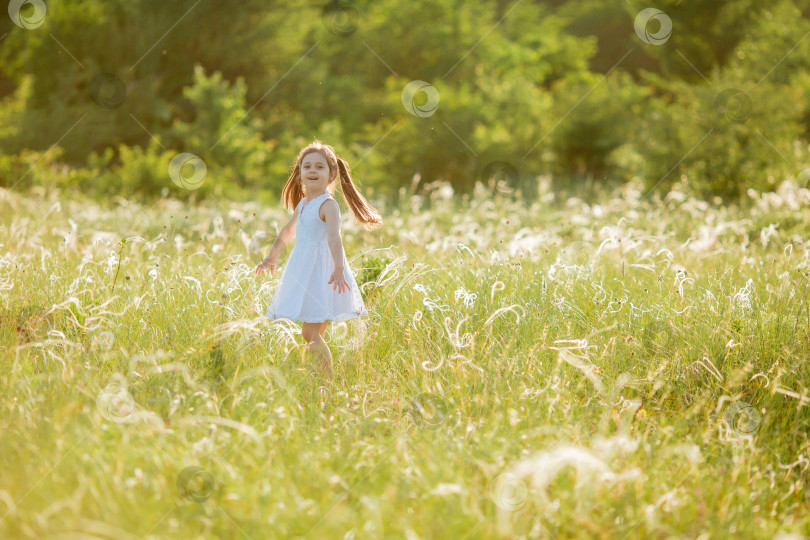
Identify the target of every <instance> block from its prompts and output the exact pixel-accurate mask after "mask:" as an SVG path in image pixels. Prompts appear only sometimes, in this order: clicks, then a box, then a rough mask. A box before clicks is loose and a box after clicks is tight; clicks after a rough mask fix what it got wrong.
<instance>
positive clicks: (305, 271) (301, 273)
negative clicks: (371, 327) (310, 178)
mask: <svg viewBox="0 0 810 540" xmlns="http://www.w3.org/2000/svg"><path fill="white" fill-rule="evenodd" d="M327 199H332V200H334V199H333V198H332V196H331V195H329V192H325V193H323V194H321V195H318V196H317V197H315V198H314V199H312V200H311V201H309V202H306V199H302V200H301V202H299V203H298V206H297V207H296V208H295V211H296V212H298V220H297V223H296V228H295V245H294V246H293V249H292V251H291V252H290V257H289V259H288V260H287V264H286V265H285V266H284V270H283V272H282V273H281V278H280V280H279V284H278V287H277V288H276V292H275V295H274V296H273V301H272V302H271V303H270V307H269V308H267V317H269V318H270V319H273V320H275V319H290V320H293V321H297V322H307V323H320V322H324V321H342V320H345V319H355V318H358V317H366V316H368V311H366V306H365V304H364V303H363V297H362V295H361V294H360V289H359V288H358V287H357V283H356V282H355V280H354V276H353V275H352V271H351V269H350V268H349V263H348V261H347V260H346V253H345V252H344V251H343V249H342V248H341V256H342V257H343V277H344V279H345V280H346V283H347V284H348V285H349V287H351V290H346V288H345V287H344V289H343V292H342V293H339V292H338V291H337V290H335V289H334V285H335V284H334V282H333V283H329V278H331V277H332V271H333V270H334V269H335V262H334V260H333V259H332V252H331V250H330V249H329V242H328V240H327V234H326V223H325V222H324V221H323V220H321V218H320V217H319V216H318V212H319V209H320V207H321V204H323V203H324V202H326V200H327ZM304 203H306V204H304ZM338 223H340V209H339V208H338Z"/></svg>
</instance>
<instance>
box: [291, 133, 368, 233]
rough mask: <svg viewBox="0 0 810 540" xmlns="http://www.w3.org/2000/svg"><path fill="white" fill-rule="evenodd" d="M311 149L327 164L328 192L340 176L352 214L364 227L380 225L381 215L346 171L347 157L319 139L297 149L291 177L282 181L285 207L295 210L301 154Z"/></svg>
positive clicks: (300, 190)
mask: <svg viewBox="0 0 810 540" xmlns="http://www.w3.org/2000/svg"><path fill="white" fill-rule="evenodd" d="M313 152H320V153H321V155H322V156H323V157H324V158H325V159H326V162H327V163H328V164H329V185H328V186H327V187H326V190H327V191H328V192H329V194H330V195H332V194H334V192H335V187H334V185H335V184H334V181H335V179H336V178H337V177H338V176H339V177H340V187H341V189H342V190H343V198H344V199H346V203H347V204H348V205H349V208H350V209H351V211H352V213H353V214H354V217H355V218H357V221H359V222H360V224H361V225H362V226H363V228H364V229H366V230H369V231H370V230H372V229H373V228H374V225H381V224H382V222H383V221H382V218H381V217H380V213H379V212H378V211H377V209H376V208H374V207H373V206H371V205H370V204H369V203H368V201H367V200H366V199H365V197H363V195H362V194H361V193H360V190H358V189H357V186H356V185H355V184H354V181H353V180H352V176H351V174H349V164H348V163H346V160H344V159H342V158H339V157H337V154H335V151H334V149H333V148H332V147H331V146H329V145H328V144H323V143H322V142H320V141H315V142H313V143H312V144H310V145H308V146H306V147H304V148H303V149H302V150H301V151H300V152H299V153H298V159H296V161H295V167H294V168H293V171H292V173H290V177H289V178H287V183H286V184H285V185H284V190H283V191H282V192H281V203H282V204H283V205H284V207H285V208H289V209H290V210H295V208H296V207H297V206H298V203H299V202H301V199H303V198H304V188H303V181H302V180H301V162H302V161H303V160H304V158H305V157H306V156H307V155H308V154H311V153H313Z"/></svg>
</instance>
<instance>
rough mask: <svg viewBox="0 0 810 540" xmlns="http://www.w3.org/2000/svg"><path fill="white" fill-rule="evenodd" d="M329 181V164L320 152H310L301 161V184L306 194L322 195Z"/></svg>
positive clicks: (330, 176) (330, 177)
mask: <svg viewBox="0 0 810 540" xmlns="http://www.w3.org/2000/svg"><path fill="white" fill-rule="evenodd" d="M331 179H332V175H331V174H330V172H329V163H328V162H327V161H326V157H325V156H324V155H323V154H321V153H320V152H310V153H309V154H307V155H306V156H304V159H303V160H301V183H302V184H303V186H304V191H305V192H306V193H307V194H310V193H316V194H321V193H323V192H324V191H326V187H327V186H328V185H329V181H330V180H331Z"/></svg>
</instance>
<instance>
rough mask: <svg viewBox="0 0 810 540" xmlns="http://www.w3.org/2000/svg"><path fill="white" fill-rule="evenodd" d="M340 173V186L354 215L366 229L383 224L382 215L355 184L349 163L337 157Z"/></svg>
mask: <svg viewBox="0 0 810 540" xmlns="http://www.w3.org/2000/svg"><path fill="white" fill-rule="evenodd" d="M337 162H338V173H339V174H340V187H341V189H342V190H343V198H344V199H346V204H348V205H349V208H351V210H352V212H353V213H354V217H356V218H357V221H359V222H360V223H361V225H363V228H364V229H366V230H369V231H370V230H372V229H373V228H374V227H373V225H375V224H377V225H381V224H382V222H383V221H382V217H380V213H379V212H378V211H377V209H376V208H374V207H373V206H371V205H370V204H369V203H368V201H367V200H366V199H365V197H363V195H361V194H360V191H359V190H358V189H357V186H355V185H354V182H353V181H352V177H351V175H350V174H349V164H348V163H346V160H344V159H342V158H337Z"/></svg>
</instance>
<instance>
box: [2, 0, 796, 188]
mask: <svg viewBox="0 0 810 540" xmlns="http://www.w3.org/2000/svg"><path fill="white" fill-rule="evenodd" d="M16 3H19V2H16ZM11 4H15V2H12V3H11ZM46 4H47V6H46V7H47V11H46V12H45V13H44V15H43V14H42V13H38V12H37V4H36V3H35V2H29V3H26V4H24V5H23V6H21V8H20V12H19V14H18V15H19V18H18V20H17V23H19V24H15V22H14V21H12V18H11V17H3V18H2V21H0V36H2V37H0V185H2V186H5V187H10V186H15V187H16V188H17V189H19V188H23V187H30V186H33V185H38V186H50V187H53V186H58V187H79V188H80V189H81V190H83V191H85V192H88V193H93V194H95V195H101V196H124V197H131V196H134V195H143V196H146V197H148V198H151V197H155V196H159V195H161V194H167V193H172V194H173V195H175V196H179V197H186V196H191V195H193V196H202V197H206V196H210V195H225V196H229V197H234V198H264V199H267V200H269V199H272V200H277V197H278V193H279V191H280V188H281V185H282V184H283V182H284V180H285V179H286V175H287V173H288V171H289V168H290V165H291V161H292V160H293V159H294V156H295V155H296V152H297V151H298V150H299V149H300V148H301V147H302V146H303V145H305V144H306V143H308V142H310V141H312V140H313V139H314V138H318V139H320V140H323V141H326V142H328V143H330V144H332V145H334V146H335V147H336V148H337V149H338V150H339V152H341V153H342V155H343V156H344V157H346V159H347V160H348V161H349V163H350V164H352V166H353V167H355V171H356V173H357V177H358V179H359V180H360V182H361V183H362V184H363V185H364V186H367V187H368V188H369V189H370V190H371V191H372V193H374V192H376V193H377V194H380V195H386V194H387V195H393V196H396V195H397V193H398V192H399V189H398V188H400V187H410V186H411V185H412V183H416V184H417V186H416V187H417V189H421V188H422V187H423V186H424V185H425V184H428V183H430V182H433V181H435V180H445V181H448V182H450V183H451V184H452V185H453V186H454V187H455V189H456V191H457V192H465V191H469V190H470V189H471V187H472V186H473V184H474V182H475V181H476V180H479V179H483V180H488V179H489V177H491V176H499V175H500V176H506V177H507V178H508V179H509V180H510V181H514V182H515V183H517V185H518V186H519V187H521V188H522V191H523V192H524V193H525V194H526V195H528V196H531V195H534V194H535V192H536V190H535V189H534V187H535V186H536V182H537V178H538V176H540V175H544V174H547V175H551V176H552V178H554V180H555V182H557V183H558V184H559V185H560V186H563V185H564V186H568V187H575V188H579V189H581V188H584V187H589V186H592V185H593V184H594V183H603V182H610V183H623V182H626V181H628V180H630V179H632V178H634V177H637V178H640V179H642V180H643V181H644V182H645V184H646V186H647V188H650V189H651V188H664V189H666V188H668V187H669V186H671V185H672V184H673V183H674V182H677V181H680V180H683V179H685V180H686V182H687V184H688V185H689V186H690V187H691V188H692V189H693V190H694V192H695V193H697V194H699V195H701V196H704V197H705V196H708V195H720V196H722V197H724V198H726V199H731V198H736V197H737V196H738V195H739V194H741V193H744V192H745V190H746V189H747V188H748V187H754V188H756V189H758V190H766V189H770V188H773V187H774V186H775V185H776V184H777V183H779V182H780V181H781V180H782V179H784V178H787V177H796V176H797V175H799V173H800V171H802V170H803V169H805V168H806V167H808V165H810V156H809V155H808V146H807V139H808V131H809V130H810V102H808V98H807V91H806V90H807V89H808V88H810V77H808V75H807V72H808V67H810V39H805V38H806V37H807V35H808V32H810V20H808V17H807V12H808V6H810V3H808V1H807V0H783V1H776V2H755V1H754V0H741V1H735V2H720V3H715V2H708V3H706V2H682V1H680V0H665V1H659V2H657V3H656V6H655V7H656V8H657V9H658V10H659V11H660V12H661V15H657V16H653V17H649V16H646V17H645V15H644V13H647V12H644V11H643V10H645V9H650V6H649V5H648V4H646V3H642V2H638V1H635V0H634V1H632V2H625V1H619V0H587V1H582V2H570V3H569V2H560V1H536V0H535V1H530V0H524V1H519V2H505V1H502V0H499V1H489V2H487V1H477V2H466V1H465V2H462V1H460V0H438V1H437V0H431V1H425V0H413V1H410V2H401V1H395V0H379V1H375V2H361V1H357V2H353V3H347V2H336V1H333V2H331V3H324V4H317V5H315V4H310V5H302V4H295V3H293V4H290V3H288V2H279V1H277V0H261V1H260V0H245V1H243V2H240V3H239V4H238V5H235V4H234V5H232V4H228V3H226V2H219V1H216V0H193V1H192V0H183V1H178V2H163V1H159V0H105V1H104V2H101V1H98V0H70V1H67V0H48V1H47V3H46ZM9 10H10V11H12V9H11V7H10V8H9ZM26 21H27V24H26ZM645 21H646V24H645ZM668 24H671V33H670V32H669V31H668ZM26 25H27V26H30V28H25V27H24V26H26ZM411 81H425V82H426V83H429V85H430V86H431V87H432V88H430V87H428V88H427V90H428V92H425V91H416V92H415V93H412V94H411V95H408V96H403V91H404V90H405V89H406V87H407V85H408V83H409V82H411ZM422 90H425V89H424V88H423V89H422ZM430 92H433V93H434V94H433V95H434V97H435V98H438V100H439V101H438V103H433V102H429V103H426V100H428V101H430V100H431V94H430ZM406 94H407V92H406ZM405 97H409V98H412V103H411V104H410V106H411V107H412V110H411V111H410V112H409V111H408V110H407V109H406V106H407V105H408V104H406V106H403V101H406V100H405ZM420 107H421V108H424V107H427V110H425V112H422V110H420ZM181 152H188V153H191V154H194V155H196V156H199V158H201V159H202V160H203V161H204V163H205V165H206V168H207V175H206V177H205V180H204V181H203V182H202V183H201V185H200V186H199V189H197V190H188V189H184V188H183V187H182V186H179V185H176V184H175V183H173V182H172V179H171V178H170V175H169V174H168V172H167V171H168V166H169V163H170V161H171V159H172V158H173V157H174V156H176V155H177V154H178V153H181ZM493 164H499V166H492V165H493ZM184 174H185V173H184ZM195 187H196V186H195Z"/></svg>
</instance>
